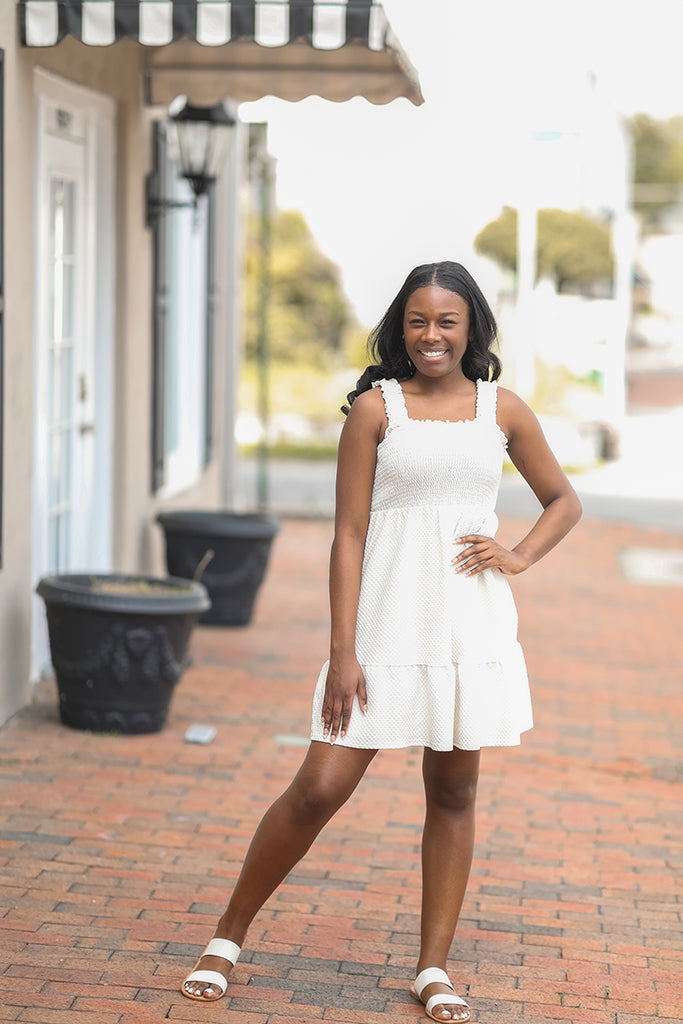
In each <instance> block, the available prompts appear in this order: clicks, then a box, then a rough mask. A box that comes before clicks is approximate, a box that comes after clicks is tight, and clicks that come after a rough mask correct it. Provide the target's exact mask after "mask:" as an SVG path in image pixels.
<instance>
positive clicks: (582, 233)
mask: <svg viewBox="0 0 683 1024" xmlns="http://www.w3.org/2000/svg"><path fill="white" fill-rule="evenodd" d="M474 248H475V250H476V251H477V252H478V253H480V254H481V255H482V256H488V257H489V259H492V260H493V261H494V262H495V263H497V264H498V265H499V266H501V267H503V268H505V269H506V270H512V271H515V272H516V270H517V211H516V210H515V209H513V208H512V207H510V206H505V207H503V210H502V212H501V213H500V215H499V216H498V217H497V218H496V220H494V221H491V222H490V223H489V224H487V225H486V227H484V228H482V230H481V231H480V232H479V234H478V235H477V237H476V238H475V240H474ZM537 250H538V267H537V273H538V276H539V277H550V278H552V280H553V281H554V282H555V285H556V287H557V289H558V291H560V292H571V291H583V290H585V289H586V288H587V287H588V286H590V285H592V284H595V283H596V282H602V281H610V280H611V279H612V274H613V269H614V260H613V256H612V241H611V237H610V230H609V227H608V226H607V225H606V224H604V223H602V222H601V221H597V220H594V219H593V218H592V217H588V216H587V215H586V214H583V213H572V212H570V211H567V210H553V209H549V210H539V211H538V241H537Z"/></svg>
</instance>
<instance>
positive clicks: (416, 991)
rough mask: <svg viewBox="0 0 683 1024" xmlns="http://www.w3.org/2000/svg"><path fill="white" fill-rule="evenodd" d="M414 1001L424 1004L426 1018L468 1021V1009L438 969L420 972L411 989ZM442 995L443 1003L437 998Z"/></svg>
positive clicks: (443, 972) (446, 976) (442, 972)
mask: <svg viewBox="0 0 683 1024" xmlns="http://www.w3.org/2000/svg"><path fill="white" fill-rule="evenodd" d="M411 992H412V994H413V995H414V996H415V998H416V999H419V1000H420V1002H421V1003H423V1004H424V1007H425V1011H426V1013H427V1016H428V1017H430V1018H431V1019H432V1020H436V1021H446V1022H448V1021H460V1022H464V1021H468V1020H469V1019H470V1008H469V1006H468V1005H467V1003H466V1002H465V1000H464V999H461V998H460V996H458V995H456V992H455V989H454V988H453V986H452V985H451V983H450V981H449V978H448V975H447V974H446V972H445V971H443V970H441V969H440V968H438V967H428V968H426V969H425V970H424V971H420V973H419V974H418V976H417V978H416V979H415V984H414V986H413V988H412V989H411ZM440 995H443V996H444V1000H443V1002H439V996H440Z"/></svg>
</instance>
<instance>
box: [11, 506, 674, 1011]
mask: <svg viewBox="0 0 683 1024" xmlns="http://www.w3.org/2000/svg"><path fill="white" fill-rule="evenodd" d="M524 527H525V523H524V522H522V521H512V520H507V521H505V522H504V523H503V524H502V527H501V534H500V536H501V538H502V539H506V538H507V539H508V540H510V541H512V540H514V538H517V537H519V535H520V531H521V530H523V529H524ZM330 536H331V527H330V524H329V523H327V522H313V521H312V522H302V521H289V522H287V523H286V524H285V528H284V530H283V532H282V534H281V535H280V537H279V538H278V541H277V542H276V547H275V551H274V557H273V562H272V564H271V569H270V572H269V575H268V579H267V582H266V585H265V586H264V589H263V591H262V596H261V599H260V603H259V606H258V610H257V616H256V621H255V622H254V624H253V625H252V626H250V627H249V628H246V629H233V630H209V629H202V630H199V631H198V632H197V633H196V635H195V642H194V659H195V660H194V665H193V667H192V668H191V669H190V670H189V671H188V672H187V673H186V675H185V677H184V678H183V680H182V682H181V684H180V686H179V688H178V691H177V693H176V696H175V698H174V704H173V707H172V711H171V715H170V719H169V723H168V726H167V728H166V729H165V731H164V732H163V733H161V734H159V735H157V736H148V737H123V736H96V735H90V734H87V733H79V732H75V731H71V730H68V729H65V728H63V727H62V726H60V725H59V723H58V721H57V717H56V707H55V695H54V688H53V686H52V685H51V684H45V685H44V686H42V687H41V688H40V689H39V690H38V692H37V696H36V700H35V702H34V703H33V704H32V705H31V706H30V707H29V708H27V709H26V710H25V711H24V712H23V713H22V714H20V715H19V716H17V717H16V718H15V719H14V720H13V721H12V723H10V725H9V726H7V727H6V728H5V729H4V730H2V731H1V732H0V797H1V799H0V875H1V876H2V881H1V886H2V888H1V890H0V893H1V896H0V1021H13V1020H17V1021H29V1022H35V1024H66V1022H67V1021H68V1022H69V1024H151V1022H154V1021H161V1020H165V1019H168V1020H171V1021H176V1022H183V1021H188V1022H192V1021H200V1020H211V1021H221V1022H224V1024H233V1022H238V1021H239V1022H240V1024H295V1022H296V1024H301V1022H307V1021H315V1020H324V1021H329V1022H335V1024H352V1022H354V1024H379V1022H383V1021H386V1020H388V1019H390V1018H392V1019H394V1020H396V1019H403V1020H406V1021H408V1020H415V1021H417V1020H419V1019H420V1017H421V1013H420V1009H419V1007H418V1006H417V1004H415V1003H414V1002H413V1001H412V1000H411V998H410V996H409V994H408V991H407V988H408V983H409V981H410V980H411V978H412V972H413V968H414V962H415V955H416V950H417V935H418V924H419V921H418V913H419V882H420V877H419V838H420V828H421V817H422V796H421V785H420V772H419V751H417V750H408V751H391V752H384V753H381V754H380V755H379V756H378V758H377V759H376V761H375V763H374V764H373V766H372V767H371V769H370V772H369V774H368V776H367V777H366V779H365V780H364V781H363V783H362V785H361V789H360V791H359V793H358V794H356V796H355V797H354V798H353V799H352V800H351V802H350V803H349V804H348V805H347V806H346V807H345V808H344V809H343V810H342V811H341V812H340V814H339V815H338V816H337V817H336V819H335V820H334V821H333V822H332V823H331V824H330V825H329V826H328V827H327V829H326V830H325V832H324V833H323V836H322V837H321V839H320V841H319V843H318V844H317V846H316V847H315V848H314V850H313V851H312V852H311V853H310V855H309V856H308V857H307V858H306V859H305V860H304V861H303V862H302V864H301V865H300V866H299V867H298V868H297V870H296V871H295V872H294V874H293V875H292V876H290V878H289V879H288V881H287V883H286V884H285V885H284V886H283V888H282V889H281V891H280V893H279V894H278V895H276V896H275V897H274V898H273V900H272V901H271V902H270V903H269V904H268V906H267V908H266V909H265V910H264V911H263V912H262V914H261V915H260V917H259V918H258V919H257V922H256V923H255V925H254V926H253V928H252V930H251V932H250V933H249V937H248V941H247V943H246V946H245V951H244V956H243V960H242V961H241V962H240V963H239V964H238V966H237V968H236V969H235V972H234V975H233V977H234V982H233V983H232V984H231V985H230V988H229V990H228V996H227V998H226V999H223V1000H221V1001H220V1002H219V1003H217V1004H215V1005H214V1006H212V1007H207V1006H203V1005H200V1004H197V1003H192V1002H189V1001H188V1000H185V999H184V998H183V997H182V996H181V995H180V994H179V993H178V991H177V986H178V984H179V982H180V979H181V978H182V976H183V975H184V973H185V972H186V971H187V969H188V968H189V967H191V965H192V963H193V962H194V959H195V958H196V956H197V955H198V954H199V952H200V951H201V948H202V947H203V945H204V943H205V941H206V940H207V939H208V938H209V936H210V934H211V932H212V928H213V924H214V921H215V918H216V916H217V915H218V913H219V911H220V910H221V908H222V905H223V903H224V900H225V896H226V893H227V892H228V891H229V889H230V886H231V883H232V880H233V879H234V877H235V874H236V872H237V870H238V865H239V863H240V859H241V857H242V855H243V853H244V851H245V848H246V845H247V842H248V840H249V837H250V835H251V833H252V830H253V828H254V826H255V825H256V823H257V821H258V819H259V817H260V815H261V813H262V811H263V810H264V808H265V807H266V805H267V804H268V802H269V801H270V800H271V798H273V797H275V796H276V795H277V794H278V793H279V792H280V791H281V790H282V788H283V787H284V785H285V784H286V783H287V782H288V781H289V779H290V777H291V775H292V773H293V772H294V770H295V768H296V767H297V765H298V763H299V761H300V759H301V756H302V750H301V749H300V748H299V747H297V746H293V745H288V744H286V743H284V742H282V741H281V737H294V738H296V737H303V736H305V734H306V732H307V728H308V720H309V707H310V694H311V690H312V686H313V682H314V680H315V677H316V674H317V671H318V669H319V667H320V663H321V662H322V660H324V657H325V656H326V643H327V597H326V570H327V557H328V546H329V541H330ZM682 544H683V537H682V536H680V535H679V536H668V535H666V534H663V533H658V532H656V531H648V530H642V529H636V528H634V527H629V526H621V525H617V526H615V525H614V524H608V523H601V522H596V521H592V522H591V521H587V520H584V521H583V522H582V523H581V524H580V526H579V527H578V528H577V530H576V531H574V533H573V534H572V535H571V536H570V537H569V538H568V540H567V541H566V542H565V543H564V545H563V546H562V547H561V548H559V549H558V550H556V551H555V552H553V553H552V554H551V555H550V556H548V557H547V558H546V559H545V560H544V562H542V563H540V564H539V565H538V566H536V567H534V568H533V569H532V570H531V571H530V572H529V573H528V574H527V575H525V576H523V577H520V578H519V579H517V580H515V581H514V589H515V594H516V597H517V603H518V606H519V610H520V618H521V623H522V628H521V638H522V641H523V643H524V646H525V650H526V654H527V660H528V664H529V669H530V675H531V678H532V685H533V692H534V700H535V711H536V719H537V726H536V728H535V729H534V730H533V731H532V732H531V733H530V734H528V735H527V736H526V737H525V738H524V741H523V744H522V746H521V747H519V748H514V749H507V750H488V751H486V752H485V754H484V757H483V763H482V768H483V772H482V781H481V788H480V800H479V816H478V836H477V848H476V853H475V861H474V867H473V873H472V879H471V884H470V888H469V892H468V896H467V899H466V903H465V907H464V911H463V915H462V920H461V925H460V928H459V931H458V935H457V936H456V941H455V942H454V945H453V949H452V959H451V968H452V973H453V975H454V977H455V979H456V980H457V983H458V985H459V987H460V988H461V990H462V991H463V992H467V988H468V987H469V999H470V1001H471V1004H472V1009H473V1019H474V1020H478V1021H486V1022H488V1024H502V1022H504V1021H508V1020H509V1019H510V1018H511V1017H512V1018H516V1017H521V1018H523V1019H524V1022H525V1024H540V1022H546V1021H558V1020H559V1021H576V1022H589V1021H590V1022H591V1024H646V1022H648V1021H655V1020H656V1021H657V1022H658V1024H667V1022H668V1024H674V1022H676V1024H678V1022H680V1021H681V1020H682V1019H683V939H682V935H683V932H682V926H681V912H682V910H683V888H682V887H681V881H682V880H683V879H682V876H683V822H682V820H681V814H682V812H681V804H682V797H683V753H682V748H681V738H680V731H679V730H680V724H681V722H682V721H683V697H682V695H681V666H682V665H683V628H682V626H681V623H683V588H674V587H669V588H667V587H658V586H655V587H652V586H642V585H637V584H632V583H625V582H623V581H622V580H621V578H620V575H619V572H618V567H617V555H618V551H619V550H620V549H621V548H622V547H623V546H628V545H641V546H642V545H650V546H659V547H666V548H670V547H676V548H678V549H680V547H681V545H682ZM195 721H199V722H209V721H211V722H213V723H214V724H215V725H216V726H217V728H218V735H217V738H216V740H215V741H214V742H213V743H212V744H211V745H210V746H207V747H201V746H192V745H189V744H186V743H184V742H183V734H184V731H185V729H186V727H187V726H188V725H189V724H190V723H191V722H195ZM423 1019H425V1018H423Z"/></svg>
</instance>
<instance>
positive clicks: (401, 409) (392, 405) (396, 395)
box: [373, 377, 408, 434]
mask: <svg viewBox="0 0 683 1024" xmlns="http://www.w3.org/2000/svg"><path fill="white" fill-rule="evenodd" d="M373 386H374V387H380V388H381V389H382V398H383V399H384V408H385V409H386V413H387V420H388V423H389V426H388V427H387V434H388V433H389V431H390V430H394V429H395V428H396V427H400V426H403V425H405V423H407V422H408V412H407V410H406V403H405V399H404V397H403V390H402V388H401V385H400V384H399V382H398V381H397V380H394V378H393V377H391V378H389V379H386V380H378V381H375V384H374V385H373Z"/></svg>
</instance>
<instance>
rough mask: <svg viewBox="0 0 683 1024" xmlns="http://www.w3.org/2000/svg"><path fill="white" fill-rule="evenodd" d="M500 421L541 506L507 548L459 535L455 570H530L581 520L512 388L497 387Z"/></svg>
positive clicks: (565, 484)
mask: <svg viewBox="0 0 683 1024" xmlns="http://www.w3.org/2000/svg"><path fill="white" fill-rule="evenodd" d="M498 396H499V422H500V424H501V429H502V430H503V431H504V433H505V434H506V435H507V438H508V452H509V455H510V458H511V460H512V462H513V463H514V465H515V466H516V467H517V469H518V470H519V472H520V473H521V474H522V476H523V477H524V479H525V480H526V482H527V483H528V484H529V486H530V487H531V489H532V491H533V492H534V494H535V495H536V497H537V498H538V500H539V501H540V503H541V505H542V506H543V512H542V513H541V515H540V516H539V518H538V519H537V520H536V522H535V523H534V525H533V527H532V528H531V530H530V531H529V533H527V535H526V537H524V538H522V540H521V541H520V542H519V544H516V545H515V546H514V548H512V550H511V551H508V550H507V549H506V548H503V547H502V545H500V544H498V543H497V542H496V541H495V540H493V539H492V538H490V537H475V536H471V537H461V538H460V540H461V541H462V542H464V543H466V544H467V545H468V547H467V548H466V549H465V550H464V551H463V552H462V553H461V554H460V555H458V556H457V558H455V559H454V560H453V564H454V565H455V566H456V568H457V570H458V572H463V571H464V572H465V573H466V575H475V574H476V573H478V572H482V571H483V570H484V569H491V568H494V567H495V568H498V569H500V570H501V572H503V573H505V574H506V575H515V574H516V573H520V572H523V571H524V570H525V569H528V568H529V566H530V565H533V564H534V562H537V561H538V560H539V558H542V557H543V555H545V554H547V553H548V551H550V550H551V549H552V548H554V547H555V545H556V544H558V543H559V542H560V541H561V540H562V538H563V537H564V536H565V535H566V534H567V533H569V531H570V530H571V528H572V527H573V526H575V525H576V523H577V522H578V521H579V519H580V518H581V502H580V501H579V499H578V497H577V495H576V492H575V491H574V488H573V487H572V485H571V484H570V483H569V480H568V479H567V477H566V476H565V474H564V473H563V471H562V468H561V466H560V465H559V463H558V461H557V459H556V458H555V456H554V455H553V453H552V451H551V450H550V447H549V446H548V442H547V441H546V439H545V437H544V436H543V431H542V430H541V425H540V423H539V422H538V420H537V418H536V416H535V415H534V413H533V412H532V411H531V409H530V408H529V407H528V405H526V404H525V403H524V402H523V401H522V400H521V398H518V397H517V396H516V395H514V394H513V393H512V392H511V391H506V390H504V389H502V388H501V389H499V392H498Z"/></svg>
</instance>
